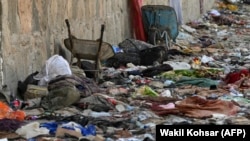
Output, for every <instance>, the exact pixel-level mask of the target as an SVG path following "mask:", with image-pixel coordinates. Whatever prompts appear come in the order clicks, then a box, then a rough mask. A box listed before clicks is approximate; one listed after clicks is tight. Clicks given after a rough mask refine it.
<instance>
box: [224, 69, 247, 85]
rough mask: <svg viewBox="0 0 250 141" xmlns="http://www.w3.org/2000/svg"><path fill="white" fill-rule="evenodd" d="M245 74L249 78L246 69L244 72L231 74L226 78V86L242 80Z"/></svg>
mask: <svg viewBox="0 0 250 141" xmlns="http://www.w3.org/2000/svg"><path fill="white" fill-rule="evenodd" d="M243 74H244V75H245V76H247V75H248V74H249V71H248V70H246V69H243V70H240V71H239V72H231V73H229V74H228V75H227V76H226V78H225V82H226V84H231V83H235V82H236V81H238V80H240V79H241V77H242V75H243Z"/></svg>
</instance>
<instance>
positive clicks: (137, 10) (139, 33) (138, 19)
mask: <svg viewBox="0 0 250 141" xmlns="http://www.w3.org/2000/svg"><path fill="white" fill-rule="evenodd" d="M131 2H132V3H131V6H132V7H131V10H132V11H131V17H132V25H133V26H132V27H133V32H134V34H135V38H136V39H137V40H141V41H146V40H147V39H146V35H145V31H144V27H143V22H142V12H141V6H142V0H131Z"/></svg>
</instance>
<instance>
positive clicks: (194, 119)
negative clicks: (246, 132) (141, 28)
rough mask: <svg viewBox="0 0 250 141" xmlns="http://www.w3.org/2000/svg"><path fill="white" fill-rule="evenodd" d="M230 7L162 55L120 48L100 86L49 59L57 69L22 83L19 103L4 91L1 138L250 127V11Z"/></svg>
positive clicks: (192, 27)
mask: <svg viewBox="0 0 250 141" xmlns="http://www.w3.org/2000/svg"><path fill="white" fill-rule="evenodd" d="M228 2H229V3H225V2H224V1H223V2H222V1H218V2H217V3H216V5H215V7H214V9H213V10H211V11H209V12H208V13H206V14H204V15H203V17H202V18H201V19H199V20H197V21H190V22H189V23H187V24H186V25H182V26H180V32H179V35H178V37H177V39H176V42H175V43H174V44H173V45H172V47H171V49H170V50H168V51H166V52H165V51H163V52H162V48H161V47H159V48H158V49H157V47H155V46H154V45H151V44H148V43H145V42H141V41H137V40H134V39H126V40H124V41H123V42H122V43H118V46H116V49H117V50H119V51H118V52H116V54H119V55H115V57H113V58H111V59H110V60H109V59H107V60H106V61H107V62H105V61H103V62H102V63H103V71H102V75H103V80H101V81H100V82H98V83H97V82H95V81H94V80H92V79H91V78H92V76H93V75H91V73H88V74H87V73H86V74H85V72H84V70H85V69H86V68H87V69H89V70H91V67H92V66H91V64H90V63H86V62H82V68H79V67H76V66H69V65H68V64H67V63H66V62H65V60H64V59H63V58H60V57H59V56H57V55H56V56H52V58H50V59H53V58H55V57H59V58H60V59H61V60H62V61H60V60H58V61H59V62H58V64H59V68H58V67H56V65H53V64H50V62H48V61H47V62H46V64H47V67H49V66H52V68H44V69H45V70H42V71H41V73H39V74H38V72H35V73H32V74H31V75H29V76H27V79H26V80H25V81H23V82H22V81H20V82H19V83H18V86H19V88H18V89H19V92H20V94H21V96H22V97H21V98H20V100H19V101H18V103H17V100H18V98H16V97H15V98H13V97H11V96H10V97H6V90H5V91H1V95H2V96H3V97H1V101H3V102H6V103H9V104H8V105H5V104H4V103H0V125H2V124H3V123H4V122H6V123H8V122H10V123H11V124H8V125H9V126H11V127H8V128H5V129H4V128H1V133H0V137H1V138H6V139H18V140H32V139H38V140H44V141H46V140H48V141H49V140H58V141H59V140H60V141H61V140H79V141H80V140H90V141H105V140H108V141H114V140H118V141H125V140H136V141H137V140H138V141H142V140H143V141H144V140H145V141H146V140H155V126H156V125H158V124H164V125H177V124H178V125H180V124H182V125H187V124H188V125H190V124H216V125H226V124H237V125H238V124H242V125H246V124H248V125H249V123H250V122H249V121H250V83H249V80H250V79H249V78H250V74H249V69H250V68H249V67H250V64H249V63H250V62H249V53H248V52H249V49H250V46H249V42H250V38H249V34H250V30H249V25H250V20H249V19H248V17H249V12H250V7H249V5H247V4H246V3H240V2H238V1H228ZM235 7H237V8H235ZM222 15H224V16H225V17H221V16H222ZM214 16H216V17H214ZM217 16H219V17H217ZM214 18H215V19H214ZM119 47H121V48H119ZM130 47H131V48H130ZM118 48H119V49H118ZM147 49H148V50H147ZM151 51H153V52H154V53H153V54H151V55H152V56H150V52H151ZM126 53H127V54H126ZM130 53H134V54H137V55H138V54H139V55H138V56H136V55H135V56H134V55H133V54H132V57H130V56H131V54H130ZM143 53H144V54H143ZM120 54H122V55H120ZM142 54H143V55H142ZM145 54H146V55H145ZM166 56H167V57H166ZM124 58H125V59H126V58H127V59H126V60H123V59H124ZM50 59H49V60H50ZM140 59H142V61H141V60H140ZM147 59H148V60H147ZM115 61H116V62H115ZM143 61H144V62H143ZM155 61H158V62H157V63H156V62H155ZM142 62H143V63H142ZM58 64H57V65H58ZM105 65H106V66H105ZM45 66H46V65H45ZM62 67H63V68H62ZM83 67H84V68H85V69H84V68H83ZM58 69H59V70H58ZM46 70H50V71H46ZM50 72H51V74H50ZM33 76H36V77H35V78H36V79H38V78H39V79H38V80H39V82H38V81H36V80H35V79H32V77H33ZM44 86H46V87H44ZM45 88H47V89H45ZM21 99H22V100H23V101H22V100H21ZM14 101H15V103H14ZM8 106H9V107H8ZM11 121H12V122H11ZM4 130H5V131H4Z"/></svg>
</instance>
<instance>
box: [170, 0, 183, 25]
mask: <svg viewBox="0 0 250 141" xmlns="http://www.w3.org/2000/svg"><path fill="white" fill-rule="evenodd" d="M169 6H171V7H173V8H174V9H175V12H176V16H177V20H178V24H179V25H182V24H183V15H182V4H181V0H169Z"/></svg>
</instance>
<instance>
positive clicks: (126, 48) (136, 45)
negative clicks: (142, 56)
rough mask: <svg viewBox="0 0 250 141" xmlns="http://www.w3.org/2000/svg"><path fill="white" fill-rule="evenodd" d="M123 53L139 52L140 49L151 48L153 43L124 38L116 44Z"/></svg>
mask: <svg viewBox="0 0 250 141" xmlns="http://www.w3.org/2000/svg"><path fill="white" fill-rule="evenodd" d="M118 46H119V48H121V49H122V50H123V52H124V53H139V52H140V51H141V50H144V49H146V48H151V47H153V45H151V44H149V43H146V42H144V41H140V40H136V39H126V40H124V41H123V42H121V43H119V44H118Z"/></svg>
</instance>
